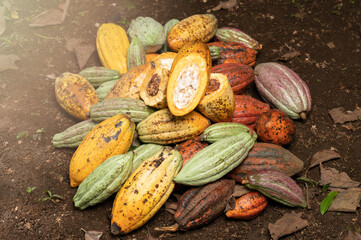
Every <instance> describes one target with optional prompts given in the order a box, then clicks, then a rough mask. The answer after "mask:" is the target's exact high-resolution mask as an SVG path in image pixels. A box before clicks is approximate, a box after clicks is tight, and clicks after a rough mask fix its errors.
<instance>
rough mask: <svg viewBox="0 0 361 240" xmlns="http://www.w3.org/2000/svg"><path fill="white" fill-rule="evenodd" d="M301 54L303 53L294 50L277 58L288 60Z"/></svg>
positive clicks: (283, 60)
mask: <svg viewBox="0 0 361 240" xmlns="http://www.w3.org/2000/svg"><path fill="white" fill-rule="evenodd" d="M300 55H301V53H300V52H299V51H292V52H288V53H285V54H283V55H282V56H281V57H279V58H277V60H279V61H282V62H288V61H290V60H292V59H294V58H296V57H298V56H300Z"/></svg>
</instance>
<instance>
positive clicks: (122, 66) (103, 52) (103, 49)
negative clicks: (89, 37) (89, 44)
mask: <svg viewBox="0 0 361 240" xmlns="http://www.w3.org/2000/svg"><path fill="white" fill-rule="evenodd" d="M96 46H97V52H98V55H99V59H100V62H101V63H102V65H103V66H104V67H106V68H109V69H113V70H118V71H119V72H120V73H125V72H127V52H128V47H129V39H128V36H127V33H126V31H125V30H124V29H123V28H122V27H121V26H119V25H116V24H114V23H103V24H102V25H101V26H100V27H99V29H98V32H97V37H96Z"/></svg>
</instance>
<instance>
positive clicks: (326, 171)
mask: <svg viewBox="0 0 361 240" xmlns="http://www.w3.org/2000/svg"><path fill="white" fill-rule="evenodd" d="M320 171H321V181H320V184H321V185H326V184H328V183H330V186H331V187H336V188H356V187H358V186H359V185H360V183H359V182H356V181H353V180H352V179H351V178H350V177H349V176H348V175H347V173H345V172H341V173H340V172H339V171H337V169H335V168H324V167H323V166H322V164H320Z"/></svg>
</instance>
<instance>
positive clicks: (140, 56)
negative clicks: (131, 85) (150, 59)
mask: <svg viewBox="0 0 361 240" xmlns="http://www.w3.org/2000/svg"><path fill="white" fill-rule="evenodd" d="M146 61H147V59H146V56H145V49H144V46H143V44H142V43H141V41H140V40H139V38H138V37H137V36H134V37H133V39H132V41H131V42H130V44H129V47H128V53H127V67H128V71H129V70H130V69H132V68H133V67H136V66H140V65H143V64H146Z"/></svg>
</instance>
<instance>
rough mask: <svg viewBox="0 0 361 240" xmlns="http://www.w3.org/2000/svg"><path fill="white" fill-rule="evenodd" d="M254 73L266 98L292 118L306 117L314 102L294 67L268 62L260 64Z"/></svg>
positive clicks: (261, 93) (262, 94)
mask: <svg viewBox="0 0 361 240" xmlns="http://www.w3.org/2000/svg"><path fill="white" fill-rule="evenodd" d="M254 73H255V75H256V77H255V83H256V87H257V90H258V92H259V94H260V95H261V96H262V98H263V99H264V100H266V101H267V102H269V103H270V104H272V105H274V106H275V107H276V108H278V109H279V110H281V111H283V112H285V113H286V114H287V115H288V116H289V117H290V118H292V119H299V118H302V119H306V114H307V112H309V111H311V104H312V103H311V93H310V89H309V88H308V86H307V84H306V83H305V82H304V81H303V80H302V79H301V78H300V77H299V76H298V75H297V74H296V73H295V72H294V71H293V70H292V69H290V68H288V67H286V66H285V65H282V64H279V63H275V62H267V63H261V64H258V65H257V66H256V67H255V69H254Z"/></svg>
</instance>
